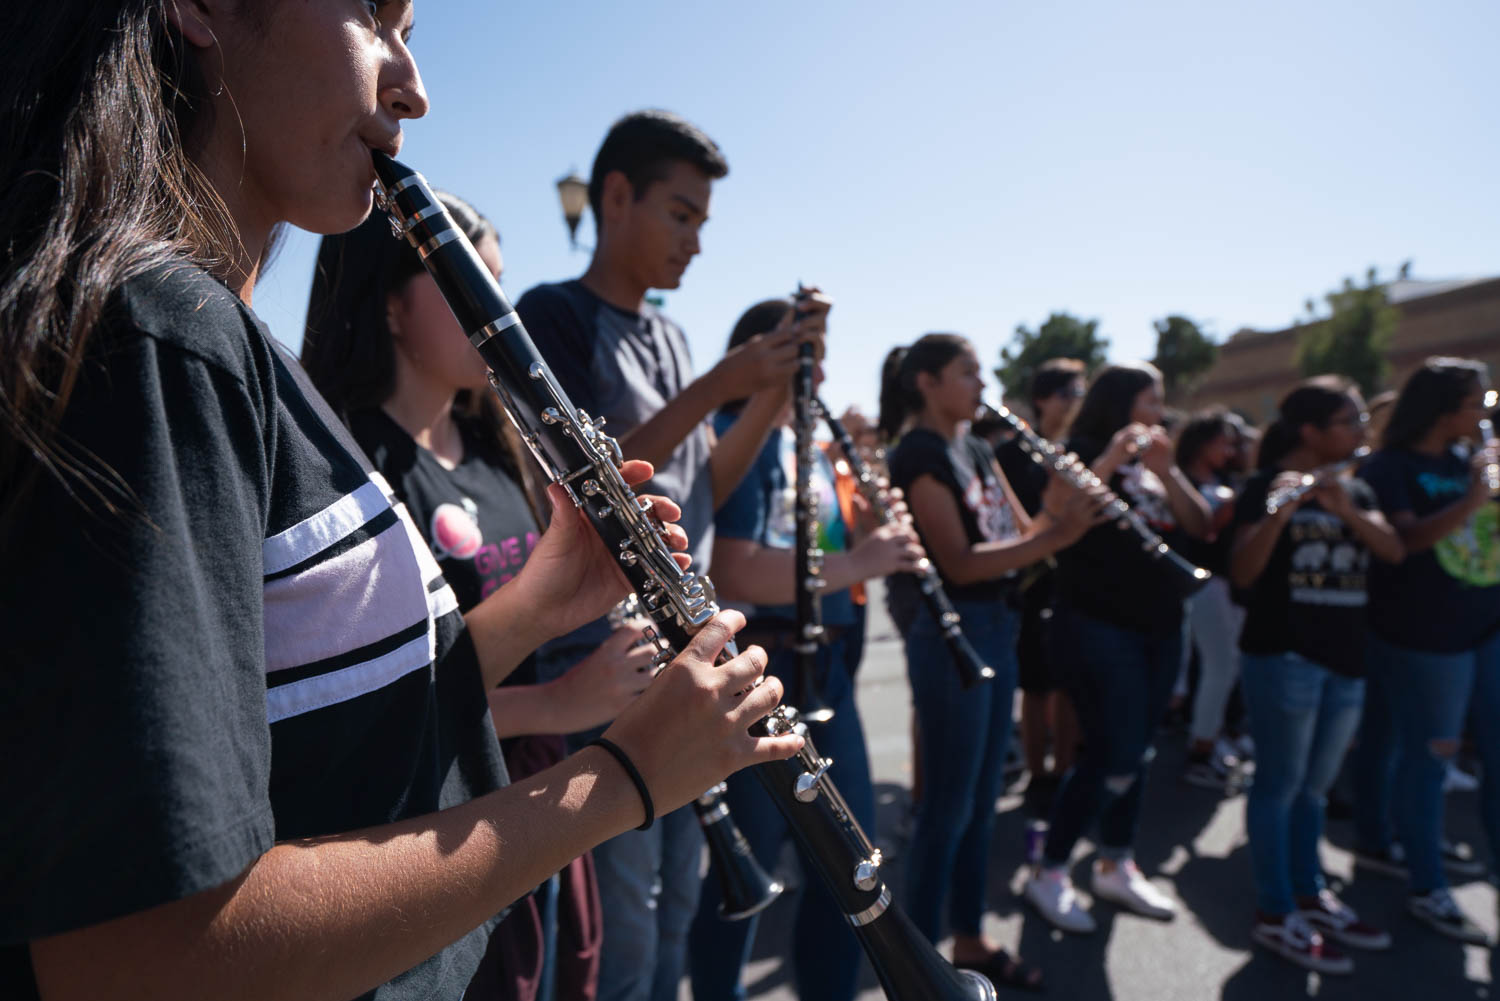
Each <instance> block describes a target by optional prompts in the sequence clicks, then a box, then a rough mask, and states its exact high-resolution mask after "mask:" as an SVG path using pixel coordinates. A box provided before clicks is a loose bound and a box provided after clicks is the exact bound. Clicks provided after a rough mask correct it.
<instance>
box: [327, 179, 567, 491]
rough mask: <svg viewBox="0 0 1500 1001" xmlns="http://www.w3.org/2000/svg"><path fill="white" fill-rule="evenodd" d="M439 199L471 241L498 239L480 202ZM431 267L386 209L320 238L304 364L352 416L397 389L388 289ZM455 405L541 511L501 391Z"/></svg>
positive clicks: (444, 195)
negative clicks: (398, 232)
mask: <svg viewBox="0 0 1500 1001" xmlns="http://www.w3.org/2000/svg"><path fill="white" fill-rule="evenodd" d="M438 200H439V201H441V202H442V203H443V207H444V208H446V209H447V210H448V213H449V215H451V216H453V221H454V222H455V223H457V224H458V228H459V229H460V230H462V231H463V234H464V235H465V236H467V237H468V238H469V241H470V242H471V243H475V244H477V243H479V242H480V241H481V240H484V239H485V238H487V237H489V238H493V239H494V240H495V241H496V242H497V243H498V242H499V240H500V234H499V233H498V232H497V231H496V230H495V226H494V224H493V223H491V222H490V221H489V220H488V219H486V218H485V217H484V216H483V215H481V214H480V213H479V211H478V210H477V209H475V208H474V206H472V205H470V204H469V203H468V202H466V201H464V200H463V199H461V198H459V197H458V196H456V195H452V194H449V193H448V192H446V191H443V192H438ZM425 270H426V269H425V268H424V267H423V265H422V259H421V257H419V256H418V255H417V252H416V250H415V249H414V248H413V247H412V246H411V244H410V243H408V242H407V241H406V240H398V239H395V238H393V237H392V236H391V225H390V221H389V220H388V219H387V218H386V217H385V214H384V213H380V212H376V213H372V214H371V216H370V218H368V219H366V220H365V221H364V222H363V223H362V224H361V225H360V226H358V227H356V228H355V229H352V230H350V231H349V232H347V233H340V234H338V235H335V236H325V237H323V240H322V242H321V243H320V244H319V245H318V261H317V264H316V266H315V267H314V269H313V284H312V292H311V294H310V295H309V296H308V301H307V325H306V327H305V328H304V330H303V335H302V367H303V368H305V369H306V370H307V374H308V376H309V377H310V378H311V379H312V381H313V385H314V386H316V387H317V388H318V392H320V393H322V394H323V396H324V397H325V398H326V399H327V400H328V403H329V405H330V406H332V407H333V410H334V412H335V413H336V414H338V415H339V417H340V418H341V419H343V420H344V422H345V423H348V421H349V418H350V416H351V415H352V414H355V413H357V412H359V411H361V410H372V409H375V408H377V407H379V406H380V405H381V404H383V403H385V401H386V400H388V399H390V398H391V397H392V396H394V395H395V392H396V343H395V339H394V338H393V337H392V336H391V328H390V325H389V324H388V323H387V322H386V297H387V296H389V295H390V294H391V293H393V292H400V291H401V290H402V289H404V288H405V287H406V285H407V283H408V282H410V281H411V280H412V279H413V278H415V277H416V276H417V275H418V274H421V273H422V272H424V271H425ZM454 409H455V410H456V411H457V412H459V413H460V414H461V415H463V416H466V417H469V418H472V419H474V420H475V421H477V422H478V424H479V427H480V431H481V435H480V436H481V438H482V439H483V442H484V444H486V445H493V446H494V447H495V448H497V449H498V451H497V452H495V453H494V454H490V455H488V456H487V457H488V458H491V459H499V460H500V461H501V462H502V463H503V464H505V465H507V466H510V467H511V468H512V472H513V473H514V474H515V475H516V476H517V477H519V479H520V481H521V485H522V488H523V490H524V492H525V493H526V496H527V498H528V500H529V501H530V502H531V504H532V507H533V512H532V513H533V514H536V515H537V516H538V518H539V519H540V515H541V511H543V510H545V508H544V507H542V506H541V504H540V493H541V484H540V481H539V479H538V477H537V475H536V470H535V469H534V468H533V465H532V463H531V461H530V460H529V458H528V457H527V456H526V455H525V453H524V452H523V450H522V448H521V442H520V438H519V436H518V435H517V434H516V431H515V428H514V427H513V426H512V425H511V423H510V421H509V420H508V419H507V418H506V417H505V412H504V411H503V410H502V409H501V407H500V403H499V401H498V400H497V399H496V398H495V394H493V393H489V392H478V393H470V392H469V391H467V390H463V391H460V392H459V394H458V396H457V398H456V399H455V401H454Z"/></svg>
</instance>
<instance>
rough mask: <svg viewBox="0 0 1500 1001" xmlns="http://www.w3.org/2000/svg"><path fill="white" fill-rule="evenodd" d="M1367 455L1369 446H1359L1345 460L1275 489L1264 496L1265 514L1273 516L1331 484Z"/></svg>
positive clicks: (1319, 468)
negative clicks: (1324, 485)
mask: <svg viewBox="0 0 1500 1001" xmlns="http://www.w3.org/2000/svg"><path fill="white" fill-rule="evenodd" d="M1369 454H1370V446H1368V445H1361V446H1359V448H1356V449H1355V450H1354V452H1353V453H1352V454H1350V456H1349V457H1348V458H1347V459H1340V460H1339V461H1338V462H1330V463H1328V464H1327V465H1325V466H1319V467H1318V468H1317V469H1309V470H1308V471H1307V472H1305V473H1303V474H1302V475H1301V477H1299V478H1298V479H1297V482H1295V483H1291V484H1288V485H1287V486H1284V487H1277V488H1276V489H1275V490H1272V491H1271V492H1270V493H1268V494H1266V514H1275V513H1276V512H1277V511H1280V510H1281V509H1282V508H1284V507H1286V506H1287V505H1288V504H1291V503H1293V502H1295V501H1298V500H1301V499H1302V498H1303V497H1305V496H1307V494H1309V493H1310V492H1312V491H1313V490H1316V489H1317V488H1318V487H1321V486H1322V485H1323V484H1325V483H1330V482H1332V481H1333V480H1334V479H1336V478H1337V477H1338V475H1339V474H1340V473H1342V472H1344V470H1346V469H1353V468H1354V467H1355V466H1357V465H1359V464H1360V463H1361V462H1363V461H1364V460H1365V457H1366V456H1368V455H1369Z"/></svg>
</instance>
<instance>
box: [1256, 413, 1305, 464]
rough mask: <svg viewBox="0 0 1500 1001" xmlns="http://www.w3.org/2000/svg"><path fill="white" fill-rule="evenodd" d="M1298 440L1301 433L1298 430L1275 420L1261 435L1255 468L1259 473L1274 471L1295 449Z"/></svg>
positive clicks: (1279, 419)
mask: <svg viewBox="0 0 1500 1001" xmlns="http://www.w3.org/2000/svg"><path fill="white" fill-rule="evenodd" d="M1300 438H1301V431H1300V430H1299V429H1298V428H1296V427H1293V426H1292V425H1290V424H1288V423H1287V422H1286V421H1284V420H1282V419H1281V418H1280V417H1278V418H1276V420H1274V421H1272V422H1271V423H1270V424H1268V425H1266V429H1265V431H1263V432H1262V433H1261V437H1260V453H1259V454H1258V455H1257V456H1256V463H1255V468H1256V469H1257V470H1259V471H1261V472H1273V471H1275V470H1276V469H1277V468H1278V467H1279V466H1280V465H1281V460H1282V459H1284V458H1286V457H1287V454H1288V453H1289V452H1291V450H1292V449H1294V448H1296V447H1297V442H1298V440H1299V439H1300Z"/></svg>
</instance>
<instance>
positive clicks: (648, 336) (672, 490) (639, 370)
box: [516, 279, 714, 670]
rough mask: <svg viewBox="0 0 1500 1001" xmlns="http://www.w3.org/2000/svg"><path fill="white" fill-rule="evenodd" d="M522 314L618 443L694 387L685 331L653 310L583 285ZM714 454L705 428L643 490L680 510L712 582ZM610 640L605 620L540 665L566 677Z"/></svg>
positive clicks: (558, 646) (565, 286)
mask: <svg viewBox="0 0 1500 1001" xmlns="http://www.w3.org/2000/svg"><path fill="white" fill-rule="evenodd" d="M516 310H517V312H519V313H520V314H521V320H522V322H523V323H525V324H526V329H527V331H528V332H529V333H530V334H531V339H532V340H533V341H535V342H536V346H537V349H538V350H539V351H541V353H542V357H543V358H545V359H546V361H547V364H548V365H549V366H551V368H552V373H553V375H554V376H555V377H556V378H557V381H558V383H559V384H560V385H561V386H562V387H563V390H564V391H565V392H566V393H567V394H568V398H569V399H570V400H571V401H572V403H573V405H574V406H576V407H578V408H580V409H582V410H585V411H587V412H588V413H589V415H590V416H592V417H604V418H605V419H606V421H607V423H606V425H605V429H604V430H605V431H606V433H608V434H610V435H612V436H614V437H616V438H621V437H624V436H625V435H626V434H628V433H629V432H630V431H632V430H634V429H635V428H636V427H638V426H640V425H641V424H643V423H645V422H646V421H648V420H650V419H651V417H653V416H654V415H655V414H656V413H657V412H658V411H659V410H661V409H662V407H664V406H666V405H667V401H668V400H670V399H672V397H674V396H676V395H677V394H678V393H680V392H682V391H683V390H684V389H686V388H687V385H688V383H690V382H692V380H693V365H692V358H691V356H690V354H689V352H688V345H687V338H686V337H685V336H684V335H683V332H682V328H680V327H678V326H677V324H675V323H673V322H672V321H671V320H669V319H668V318H667V317H666V316H664V315H662V313H661V311H660V310H658V309H656V308H655V307H654V306H651V305H650V304H643V305H642V307H641V310H640V312H631V311H630V310H625V309H620V308H618V307H616V306H612V305H610V304H609V303H607V302H605V301H604V300H603V299H601V298H599V297H598V296H597V295H595V294H594V293H593V292H590V291H589V290H588V289H587V288H585V287H584V285H583V283H582V282H580V281H578V280H576V279H575V280H573V281H567V282H560V283H557V284H553V285H538V286H537V287H536V288H533V289H532V290H531V291H529V292H527V293H526V294H525V295H523V296H522V297H521V299H520V301H519V302H518V303H516ZM709 446H710V438H709V426H708V422H706V421H705V422H703V423H701V424H699V425H698V427H697V428H695V429H694V430H693V432H692V433H691V434H690V435H688V436H687V438H686V439H685V440H684V441H683V442H682V443H681V444H680V445H678V446H677V448H676V449H675V450H674V451H673V452H672V456H671V458H670V459H668V460H667V462H666V463H665V464H664V465H662V466H661V467H660V468H658V469H657V470H656V475H655V476H654V477H652V479H651V481H650V483H648V484H647V485H646V486H645V488H644V489H646V490H649V491H650V492H653V493H659V494H663V495H665V496H667V497H670V498H671V499H672V500H674V501H676V502H677V503H678V504H679V505H680V506H681V507H682V520H681V522H680V524H681V526H682V529H683V531H685V532H687V534H688V540H689V552H690V553H691V554H692V557H693V569H694V570H695V571H696V572H698V573H707V572H708V568H709V554H710V553H711V552H712V550H713V534H714V497H713V478H712V477H711V476H710V475H709V470H708V456H709ZM627 458H628V456H627ZM607 635H608V627H607V626H605V625H604V623H603V620H600V621H599V622H596V623H593V624H592V625H590V626H586V627H584V628H583V629H581V630H578V631H577V632H574V633H572V634H570V635H568V636H565V637H562V638H561V639H558V640H554V641H553V642H552V643H551V644H549V645H548V646H547V647H545V648H544V649H543V652H542V657H541V660H542V662H543V663H544V664H545V663H547V662H551V663H553V664H556V665H559V666H561V667H563V668H565V667H566V666H568V665H570V664H571V663H573V662H574V661H576V660H578V659H579V658H580V657H582V656H583V655H584V654H587V653H588V652H590V651H592V650H593V649H594V648H595V647H596V646H598V644H599V643H600V642H602V641H603V639H604V637H605V636H607ZM539 669H540V670H545V668H539Z"/></svg>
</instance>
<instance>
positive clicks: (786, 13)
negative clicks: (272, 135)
mask: <svg viewBox="0 0 1500 1001" xmlns="http://www.w3.org/2000/svg"><path fill="white" fill-rule="evenodd" d="M416 14H417V26H416V34H415V37H414V39H413V46H414V49H415V51H416V54H417V58H418V60H419V62H420V64H421V67H422V71H423V75H424V78H425V80H426V83H427V88H428V92H429V95H430V96H431V99H432V113H431V114H430V115H429V116H428V117H427V118H425V119H423V120H421V121H417V122H412V123H408V126H407V145H406V149H405V152H404V154H403V159H404V160H406V161H407V162H408V163H410V164H411V165H412V166H414V167H416V168H417V169H418V170H420V171H422V172H423V173H424V174H426V175H427V177H428V178H429V179H430V180H431V181H433V183H434V184H436V185H438V186H440V187H444V188H448V189H450V190H452V191H455V192H457V193H459V194H461V195H463V196H465V197H467V198H468V199H469V200H471V201H473V202H474V203H475V204H476V205H477V206H479V208H480V209H481V210H482V211H484V212H485V213H486V214H488V215H489V216H490V217H491V218H492V219H494V220H495V222H496V224H497V225H498V226H499V228H500V231H501V234H502V239H503V249H504V254H505V263H506V274H505V279H504V284H505V287H506V289H507V291H508V293H509V294H510V296H511V297H512V298H513V299H514V298H517V297H519V295H520V293H521V292H523V291H525V290H526V289H528V288H530V287H531V286H532V285H534V284H536V283H538V282H542V281H555V280H559V279H563V278H569V277H573V276H576V275H577V274H578V273H580V272H581V271H582V270H583V267H584V265H585V264H586V263H587V259H586V257H585V256H584V255H583V254H582V253H574V252H571V251H570V250H569V248H568V243H567V232H566V229H565V227H564V225H563V221H562V216H561V212H560V209H559V207H558V204H557V198H556V194H555V190H554V188H553V182H554V181H555V180H556V179H557V178H558V177H559V176H561V175H562V174H564V173H566V172H567V171H568V169H569V168H570V167H571V168H577V169H578V171H579V172H580V173H583V174H586V173H587V171H588V168H589V165H590V163H591V162H592V160H593V155H594V152H595V151H596V149H597V148H598V144H599V142H600V140H601V139H602V138H603V136H604V133H605V132H606V131H607V129H608V127H609V125H610V123H611V122H612V121H614V120H615V119H616V118H617V117H619V116H620V115H621V114H623V113H625V112H627V111H631V110H635V109H637V108H642V107H665V108H670V109H672V110H674V111H677V112H680V113H681V114H683V115H686V116H687V117H688V118H690V119H692V120H694V121H695V122H697V123H698V124H699V125H701V126H702V127H703V128H704V129H705V130H706V131H707V132H708V133H709V134H710V135H712V136H713V137H714V138H715V139H716V140H717V141H718V142H719V144H720V145H721V146H722V147H723V149H724V151H725V154H726V155H727V157H728V159H729V163H730V175H729V177H728V178H726V179H725V180H724V181H722V182H720V183H719V184H717V185H716V187H715V191H714V197H713V204H712V211H711V215H712V218H711V219H710V221H709V223H708V225H707V227H706V228H705V230H704V233H703V246H704V252H703V254H702V255H701V256H700V257H699V258H698V259H697V260H696V261H695V262H694V263H693V265H692V267H690V268H689V270H688V272H687V275H686V277H685V279H684V282H683V286H682V288H681V289H678V290H676V291H673V292H669V293H667V294H666V308H667V311H668V313H669V314H670V315H672V316H673V317H674V318H675V319H676V320H677V321H678V322H680V323H681V324H682V325H683V327H684V328H685V329H686V330H687V332H688V335H689V339H690V341H691V344H692V347H693V351H694V355H695V360H696V362H697V365H698V367H699V370H700V371H706V370H707V369H708V367H709V366H710V365H712V364H713V362H714V361H716V360H717V359H718V358H719V357H720V355H721V354H722V351H723V344H724V342H725V340H726V338H727V336H728V332H729V329H730V327H731V326H732V325H733V323H734V320H735V319H736V317H737V316H738V315H739V313H740V312H741V311H742V310H743V309H744V308H745V307H746V306H748V305H749V304H751V303H753V302H755V301H757V300H759V299H761V298H765V297H767V296H770V295H776V294H784V293H787V292H789V291H791V289H792V288H793V287H794V286H795V284H796V282H797V281H798V280H799V279H800V280H802V281H806V282H809V283H816V284H818V285H821V286H822V287H823V288H824V289H826V290H827V291H828V292H829V294H830V295H832V296H833V297H834V299H835V301H836V303H837V305H836V306H835V309H834V312H833V315H832V317H831V321H830V322H831V334H830V343H829V360H828V365H827V369H828V377H829V382H828V385H827V386H826V388H825V391H824V396H825V397H826V398H827V399H828V400H829V402H830V403H831V404H833V405H834V406H836V407H839V406H842V405H843V404H845V403H851V402H852V403H857V404H860V405H862V406H864V407H866V408H870V407H873V404H874V401H875V398H876V394H877V386H876V381H877V377H878V372H879V364H880V360H881V358H882V357H883V356H884V354H885V352H886V351H887V350H888V349H889V348H890V347H893V346H895V345H897V344H901V343H909V342H910V341H911V340H913V339H914V338H915V337H917V336H918V335H920V334H921V333H923V332H925V331H928V330H952V331H958V332H961V333H964V334H966V335H967V336H968V337H969V338H970V339H971V340H973V341H974V343H975V345H976V347H977V348H978V350H979V353H980V358H981V360H982V361H984V362H985V363H986V364H987V365H991V364H992V363H993V362H994V361H996V360H997V359H998V355H999V350H1000V347H1001V345H1002V344H1004V343H1005V342H1007V341H1008V340H1009V338H1010V337H1011V334H1012V331H1013V330H1014V328H1015V326H1016V325H1017V324H1025V325H1027V326H1028V327H1033V328H1034V327H1035V326H1036V325H1037V324H1038V323H1040V322H1041V321H1042V320H1043V319H1045V318H1046V316H1047V314H1048V313H1049V312H1051V311H1053V310H1067V311H1070V312H1073V313H1077V314H1079V315H1082V316H1085V317H1096V318H1098V319H1099V320H1100V322H1101V331H1102V332H1103V333H1104V334H1105V335H1106V336H1108V337H1109V338H1110V340H1111V342H1112V351H1111V354H1112V356H1113V357H1115V358H1120V359H1124V358H1133V357H1149V356H1150V355H1151V354H1152V352H1153V350H1154V346H1155V340H1154V338H1155V335H1154V333H1153V331H1152V329H1151V322H1152V320H1154V319H1157V318H1159V317H1162V316H1165V315H1167V314H1168V313H1174V312H1177V313H1185V314H1187V315H1189V316H1192V317H1194V318H1196V319H1198V320H1200V321H1201V322H1203V323H1205V324H1206V325H1207V326H1208V327H1209V329H1210V330H1212V331H1213V332H1215V333H1216V334H1217V335H1218V336H1220V337H1221V338H1222V337H1226V336H1228V335H1229V334H1230V333H1232V332H1234V331H1235V330H1237V329H1239V328H1240V327H1243V326H1250V327H1257V328H1275V327H1279V326H1283V325H1285V324H1286V323H1287V322H1288V321H1289V320H1291V319H1292V317H1294V316H1295V315H1297V314H1299V313H1300V312H1301V311H1302V303H1303V301H1304V300H1305V299H1307V298H1309V297H1314V298H1319V299H1320V298H1321V295H1322V293H1323V292H1325V291H1327V290H1328V289H1331V288H1333V287H1335V286H1336V285H1337V284H1338V283H1339V282H1340V281H1341V279H1342V278H1343V277H1344V276H1346V275H1356V276H1358V275H1362V274H1363V273H1364V270H1365V269H1366V268H1367V267H1369V266H1371V265H1375V266H1378V267H1379V268H1380V269H1381V270H1382V271H1383V272H1385V273H1390V272H1392V271H1394V269H1395V268H1396V267H1397V266H1398V265H1399V264H1400V263H1401V262H1402V261H1404V260H1407V259H1412V260H1413V261H1414V266H1413V276H1414V277H1419V278H1448V277H1477V276H1481V275H1494V274H1500V198H1497V196H1496V185H1495V172H1496V168H1497V166H1500V127H1497V126H1500V112H1497V110H1496V109H1497V107H1500V103H1497V101H1496V95H1497V93H1500V79H1497V78H1500V72H1497V70H1496V66H1497V61H1496V59H1495V55H1494V52H1495V48H1494V47H1495V43H1496V40H1497V39H1500V4H1496V3H1493V2H1485V0H1472V2H1458V0H1429V2H1427V3H1424V4H1420V5H1417V4H1395V3H1385V2H1364V3H1352V2H1344V0H1325V2H1316V0H1315V2H1306V0H1304V2H1302V3H1283V2H1279V0H1278V2H1260V3H1256V4H1235V5H1229V4H1204V3H1201V2H1197V3H1186V2H1154V3H1151V2H1147V3H1139V4H1120V3H1095V2H1075V3H1072V4H1066V5H1064V4H1057V5H1050V4H1049V5H1038V4H1025V5H1022V4H1016V3H1009V2H990V3H983V2H969V3H950V2H943V0H931V2H928V3H924V4H918V5H910V4H900V5H897V4H891V3H887V2H883V0H864V2H852V0H828V2H808V3H796V4H794V3H786V2H782V0H763V2H762V3H759V4H755V5H753V6H747V7H740V6H739V5H718V4H715V5H701V4H688V3H666V2H638V3H634V4H608V5H606V4H601V3H595V4H580V3H572V2H565V0H552V2H548V3H535V4H529V5H526V4H516V3H495V2H493V0H488V2H477V0H418V3H417V5H416ZM580 238H581V240H582V242H585V243H591V242H592V223H591V220H589V219H587V218H586V219H585V221H584V225H583V227H582V228H581V229H580ZM315 251H316V240H315V238H313V237H310V236H308V235H306V234H300V233H299V234H294V235H293V237H292V239H290V240H289V242H288V243H287V244H286V246H285V248H284V249H283V251H282V253H281V255H280V256H279V258H278V259H277V261H276V263H275V265H274V266H273V268H272V270H271V271H270V272H269V273H268V274H267V275H266V276H265V278H264V279H263V280H262V283H261V285H260V287H259V288H258V289H257V291H256V299H255V302H256V308H257V311H258V312H259V313H260V314H261V315H262V316H263V317H264V318H265V319H266V321H267V323H269V324H270V326H271V328H272V330H273V331H274V332H275V334H276V335H277V336H278V337H280V338H281V339H282V340H284V341H286V342H287V343H288V344H290V345H292V346H293V347H296V346H297V345H298V344H299V343H300V340H301V325H302V317H303V312H304V310H305V308H306V298H307V287H308V284H309V282H310V280H311V267H312V259H313V255H314V253H315Z"/></svg>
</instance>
